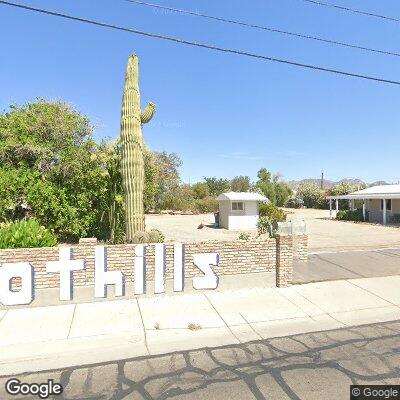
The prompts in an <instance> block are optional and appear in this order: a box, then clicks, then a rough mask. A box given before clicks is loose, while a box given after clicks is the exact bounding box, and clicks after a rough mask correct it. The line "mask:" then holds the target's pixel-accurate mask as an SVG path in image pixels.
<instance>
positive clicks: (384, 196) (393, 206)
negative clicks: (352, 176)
mask: <svg viewBox="0 0 400 400" xmlns="http://www.w3.org/2000/svg"><path fill="white" fill-rule="evenodd" d="M327 199H328V200H329V203H330V215H331V217H332V201H333V200H335V202H336V204H335V206H336V207H335V208H336V214H337V212H338V211H339V200H349V202H350V208H351V209H354V208H355V202H357V203H358V204H362V210H363V219H364V221H366V220H367V219H368V221H370V222H380V223H383V224H385V225H386V224H387V223H399V222H400V185H382V186H372V187H369V188H367V189H363V190H359V191H358V192H354V193H350V194H346V195H342V196H328V197H327Z"/></svg>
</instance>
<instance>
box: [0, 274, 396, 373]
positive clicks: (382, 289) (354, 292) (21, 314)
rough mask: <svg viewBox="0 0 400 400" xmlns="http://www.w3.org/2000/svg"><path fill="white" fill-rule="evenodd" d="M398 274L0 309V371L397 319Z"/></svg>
mask: <svg viewBox="0 0 400 400" xmlns="http://www.w3.org/2000/svg"><path fill="white" fill-rule="evenodd" d="M399 287H400V276H391V277H381V278H366V279H352V280H342V281H330V282H318V283H310V284H306V285H297V286H292V287H290V288H286V289H277V288H254V289H241V290H235V291H226V292H212V291H209V292H199V293H196V294H192V293H190V294H175V295H172V296H160V297H144V298H138V299H128V300H113V301H105V302H97V303H83V304H76V305H74V304H67V305H58V306H49V307H34V308H19V309H11V310H8V311H6V310H0V348H1V352H0V375H11V374H17V373H22V372H32V371H38V370H45V369H53V368H65V367H70V366H75V365H85V364H93V363H99V362H105V361H114V360H120V359H126V358H133V357H139V356H145V355H155V354H164V353H170V352H173V351H178V350H189V349H197V348H203V347H211V346H220V345H225V344H237V343H244V342H248V341H251V340H258V339H266V338H271V337H279V336H287V335H294V334H299V333H306V332H314V331H323V330H330V329H336V328H344V327H347V326H354V325H362V324H368V323H376V322H383V321H391V320H396V319H400V291H399V290H398V288H399Z"/></svg>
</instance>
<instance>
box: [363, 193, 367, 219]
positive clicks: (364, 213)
mask: <svg viewBox="0 0 400 400" xmlns="http://www.w3.org/2000/svg"><path fill="white" fill-rule="evenodd" d="M365 220H366V212H365V199H363V221H364V222H365Z"/></svg>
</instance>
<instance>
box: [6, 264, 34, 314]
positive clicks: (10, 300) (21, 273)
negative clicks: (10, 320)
mask: <svg viewBox="0 0 400 400" xmlns="http://www.w3.org/2000/svg"><path fill="white" fill-rule="evenodd" d="M13 278H21V289H20V290H18V291H13V290H11V279H13ZM32 300H33V267H32V265H31V264H29V263H28V262H22V263H4V264H3V266H2V267H1V268H0V303H3V304H4V305H5V306H18V305H22V304H29V303H31V302H32Z"/></svg>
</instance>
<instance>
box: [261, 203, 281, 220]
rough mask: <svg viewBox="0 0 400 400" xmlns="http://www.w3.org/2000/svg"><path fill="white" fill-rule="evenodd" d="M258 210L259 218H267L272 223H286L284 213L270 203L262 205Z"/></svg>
mask: <svg viewBox="0 0 400 400" xmlns="http://www.w3.org/2000/svg"><path fill="white" fill-rule="evenodd" d="M258 209H259V213H260V217H268V218H269V220H270V221H271V222H272V223H275V222H284V221H286V213H285V212H284V211H283V210H282V209H280V208H278V207H277V206H274V205H273V204H272V203H262V204H260V205H259V207H258Z"/></svg>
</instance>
